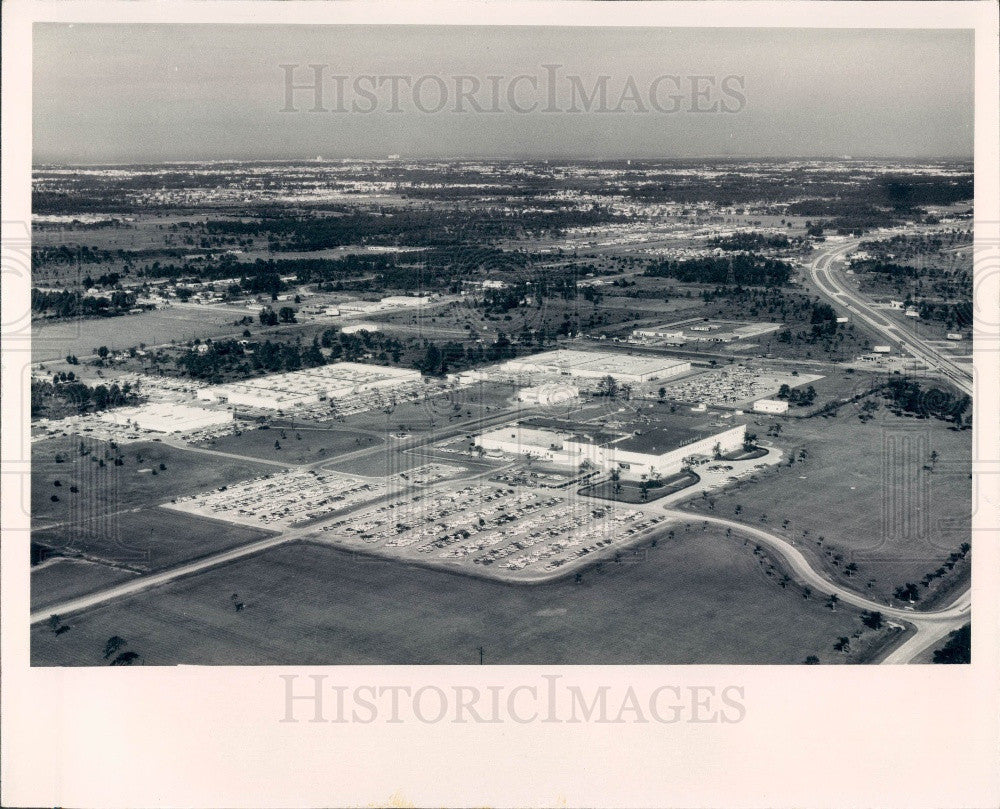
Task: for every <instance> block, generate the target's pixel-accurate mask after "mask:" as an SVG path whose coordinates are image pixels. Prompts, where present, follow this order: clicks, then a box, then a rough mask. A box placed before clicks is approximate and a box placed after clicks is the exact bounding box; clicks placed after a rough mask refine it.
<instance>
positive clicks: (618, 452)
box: [475, 419, 746, 480]
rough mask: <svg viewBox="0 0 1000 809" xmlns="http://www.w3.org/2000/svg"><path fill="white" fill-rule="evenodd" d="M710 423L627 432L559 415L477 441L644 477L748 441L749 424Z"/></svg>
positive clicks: (505, 450) (484, 435) (565, 463)
mask: <svg viewBox="0 0 1000 809" xmlns="http://www.w3.org/2000/svg"><path fill="white" fill-rule="evenodd" d="M706 426H707V425H700V424H699V425H693V426H692V425H687V424H684V423H682V422H678V423H677V424H675V425H670V426H667V427H657V428H654V429H650V430H645V431H643V432H638V433H633V434H631V435H624V434H622V433H613V432H609V431H606V430H604V429H602V428H591V427H590V425H573V424H572V423H570V422H561V421H559V420H557V419H549V420H544V419H529V420H525V421H522V422H519V423H517V424H513V425H506V426H504V427H499V428H497V429H495V430H491V431H488V432H485V433H482V434H481V435H478V436H476V438H475V444H476V446H478V447H481V448H482V449H483V450H486V451H498V452H503V453H506V454H508V455H526V456H529V457H533V458H539V459H541V460H544V461H548V462H549V463H552V464H555V465H558V466H567V467H571V468H573V469H576V468H579V467H580V466H581V465H583V464H585V463H589V464H590V465H592V466H594V467H596V468H598V469H600V470H601V471H603V472H609V471H611V470H612V469H618V470H619V472H620V474H621V475H622V476H623V477H627V478H633V479H640V480H641V479H648V478H651V477H665V476H669V475H673V474H676V473H677V472H679V471H680V470H681V468H682V467H683V465H684V461H685V460H686V459H687V458H690V457H692V456H699V457H709V458H710V457H714V456H715V455H717V454H719V455H724V454H726V453H729V452H733V451H735V450H738V449H741V448H742V447H743V441H744V439H745V437H746V425H745V424H737V425H734V426H732V427H728V428H726V429H724V430H721V431H720V430H718V429H717V428H710V427H709V428H708V429H706Z"/></svg>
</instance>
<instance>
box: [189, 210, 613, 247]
mask: <svg viewBox="0 0 1000 809" xmlns="http://www.w3.org/2000/svg"><path fill="white" fill-rule="evenodd" d="M619 218H621V217H619V216H618V215H617V214H614V213H613V212H611V211H610V209H607V208H604V207H600V206H597V205H595V206H593V207H591V208H586V209H575V208H574V209H569V208H567V209H559V210H511V209H506V208H491V207H481V208H473V209H470V208H453V209H448V210H414V209H409V208H396V209H394V210H393V211H392V213H383V212H381V211H358V210H351V211H348V212H346V213H344V214H341V215H338V216H301V215H300V216H288V215H276V216H262V217H260V218H258V219H256V220H255V221H244V222H237V221H232V220H212V221H209V222H206V223H205V230H206V231H207V232H208V233H211V234H228V233H234V234H240V235H243V236H247V235H250V236H255V237H266V238H267V239H268V247H269V249H271V250H273V251H284V250H289V251H300V250H301V251H310V250H325V249H329V248H331V247H345V246H348V245H355V244H375V245H384V246H393V245H408V246H414V247H452V246H458V245H465V244H473V243H477V242H483V241H486V242H490V241H497V240H500V239H507V238H517V237H522V236H527V235H543V234H546V233H555V234H558V233H561V232H562V231H563V230H565V229H566V228H570V227H579V226H587V225H596V224H601V223H606V222H611V221H615V220H617V219H619Z"/></svg>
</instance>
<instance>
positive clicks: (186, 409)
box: [97, 402, 233, 433]
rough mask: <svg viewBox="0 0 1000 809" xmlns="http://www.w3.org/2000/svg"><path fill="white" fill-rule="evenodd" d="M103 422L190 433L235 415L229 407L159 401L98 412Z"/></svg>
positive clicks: (154, 430) (164, 431) (166, 431)
mask: <svg viewBox="0 0 1000 809" xmlns="http://www.w3.org/2000/svg"><path fill="white" fill-rule="evenodd" d="M97 415H98V418H100V419H101V421H104V422H107V423H109V424H116V425H119V426H122V427H126V426H130V425H134V426H136V427H138V428H139V429H141V430H149V431H151V432H156V433H188V432H194V431H195V430H203V429H205V428H206V427H216V426H220V425H223V424H228V423H230V422H232V420H233V414H232V413H230V412H229V411H227V410H208V409H206V408H204V407H192V406H190V405H182V404H173V403H165V402H155V403H150V404H144V405H139V406H137V407H118V408H114V409H112V410H103V411H101V412H100V413H98V414H97Z"/></svg>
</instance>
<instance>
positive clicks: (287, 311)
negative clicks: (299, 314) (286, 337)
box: [278, 306, 295, 323]
mask: <svg viewBox="0 0 1000 809" xmlns="http://www.w3.org/2000/svg"><path fill="white" fill-rule="evenodd" d="M278 317H279V318H281V322H282V323H294V322H295V310H294V309H293V308H292V307H291V306H282V307H281V309H279V310H278Z"/></svg>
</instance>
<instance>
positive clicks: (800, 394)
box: [777, 385, 816, 407]
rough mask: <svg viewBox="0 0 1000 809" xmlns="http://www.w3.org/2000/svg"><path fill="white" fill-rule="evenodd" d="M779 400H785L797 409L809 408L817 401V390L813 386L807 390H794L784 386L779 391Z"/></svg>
mask: <svg viewBox="0 0 1000 809" xmlns="http://www.w3.org/2000/svg"><path fill="white" fill-rule="evenodd" d="M777 398H779V399H784V400H785V401H787V402H788V403H789V404H793V405H796V406H797V407H809V406H810V405H811V404H812V403H813V402H815V401H816V388H814V387H813V386H812V385H810V386H809V387H807V388H792V387H789V386H788V385H782V386H781V387H780V388H779V389H778V397H777Z"/></svg>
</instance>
